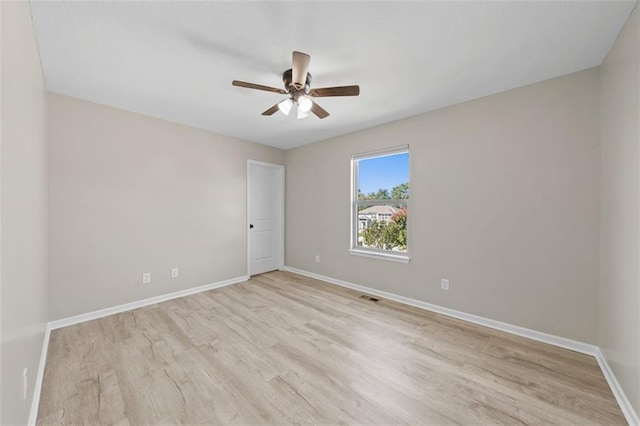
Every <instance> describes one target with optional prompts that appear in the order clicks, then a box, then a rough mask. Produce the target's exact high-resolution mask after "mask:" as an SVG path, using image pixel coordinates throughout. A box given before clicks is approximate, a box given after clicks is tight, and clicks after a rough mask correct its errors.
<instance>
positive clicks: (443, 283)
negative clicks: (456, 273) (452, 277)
mask: <svg viewBox="0 0 640 426" xmlns="http://www.w3.org/2000/svg"><path fill="white" fill-rule="evenodd" d="M440 288H441V289H443V290H449V280H448V279H446V278H443V279H441V280H440Z"/></svg>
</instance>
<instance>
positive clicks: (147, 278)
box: [142, 272, 151, 284]
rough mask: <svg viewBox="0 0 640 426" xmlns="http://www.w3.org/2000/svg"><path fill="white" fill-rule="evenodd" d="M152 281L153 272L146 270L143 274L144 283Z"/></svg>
mask: <svg viewBox="0 0 640 426" xmlns="http://www.w3.org/2000/svg"><path fill="white" fill-rule="evenodd" d="M150 282H151V272H145V273H144V274H142V284H149V283H150Z"/></svg>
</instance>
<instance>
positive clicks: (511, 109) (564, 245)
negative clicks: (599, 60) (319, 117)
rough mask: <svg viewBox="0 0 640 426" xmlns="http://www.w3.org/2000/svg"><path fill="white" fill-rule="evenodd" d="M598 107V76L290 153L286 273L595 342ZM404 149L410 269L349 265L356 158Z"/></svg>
mask: <svg viewBox="0 0 640 426" xmlns="http://www.w3.org/2000/svg"><path fill="white" fill-rule="evenodd" d="M599 102H600V101H599V75H598V70H597V69H592V70H587V71H583V72H579V73H576V74H572V75H569V76H565V77H561V78H557V79H553V80H549V81H546V82H543V83H539V84H535V85H531V86H528V87H524V88H520V89H516V90H511V91H508V92H505V93H501V94H497V95H493V96H489V97H486V98H482V99H478V100H475V101H472V102H468V103H465V104H460V105H457V106H453V107H450V108H446V109H442V110H439V111H435V112H431V113H427V114H424V115H420V116H417V117H414V118H411V119H407V120H402V121H398V122H395V123H391V124H387V125H383V126H380V127H376V128H372V129H368V130H364V131H360V132H356V133H352V134H349V135H346V136H342V137H337V138H335V139H332V140H328V141H324V142H321V143H316V144H311V145H306V146H303V147H300V148H296V149H292V150H289V151H287V152H286V167H287V186H286V191H287V211H286V215H287V228H286V235H287V239H286V264H287V265H289V266H292V267H295V268H300V269H303V270H307V271H311V272H315V273H319V274H323V275H327V276H330V277H334V278H338V279H342V280H346V281H350V282H354V283H358V284H362V285H365V286H370V287H373V288H376V289H379V290H384V291H389V292H393V293H397V294H400V295H402V296H406V297H411V298H415V299H418V300H423V301H426V302H430V303H434V304H437V305H441V306H445V307H449V308H453V309H457V310H460V311H464V312H468V313H472V314H477V315H481V316H484V317H488V318H492V319H495V320H499V321H505V322H508V323H511V324H516V325H520V326H524V327H528V328H532V329H535V330H539V331H543V332H547V333H552V334H555V335H559V336H563V337H567V338H571V339H576V340H579V341H583V342H589V343H595V342H596V329H597V323H596V321H597V320H596V317H597V315H596V309H597V292H598V290H597V281H598V256H599V255H598V244H599V243H598V239H599V237H598V232H599V231H598V230H599V215H600V207H599V193H600V189H599V188H600V187H599V178H600V165H599V161H600V158H599V156H600V152H599V138H600V128H599V117H600V116H599ZM401 144H409V145H410V153H411V160H410V161H411V163H410V166H411V177H410V179H411V202H410V203H411V204H410V210H409V228H410V231H409V245H410V246H409V251H410V254H411V262H410V263H409V264H399V263H392V262H388V261H384V260H378V259H370V258H363V257H358V256H354V255H350V254H348V253H347V249H348V248H349V197H350V193H349V191H350V158H351V156H352V155H353V154H356V153H361V152H366V151H370V150H375V149H380V148H384V147H392V146H396V145H401ZM316 254H319V255H320V258H321V263H319V264H318V263H315V260H314V256H315V255H316ZM442 277H446V278H448V279H449V280H450V288H451V289H450V290H449V291H448V292H445V291H442V290H440V278H442Z"/></svg>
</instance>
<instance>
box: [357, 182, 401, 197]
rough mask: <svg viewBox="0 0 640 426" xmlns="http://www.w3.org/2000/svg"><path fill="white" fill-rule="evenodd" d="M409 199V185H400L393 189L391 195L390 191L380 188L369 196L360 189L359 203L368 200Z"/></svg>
mask: <svg viewBox="0 0 640 426" xmlns="http://www.w3.org/2000/svg"><path fill="white" fill-rule="evenodd" d="M407 199H409V183H408V182H405V183H401V184H400V185H397V186H394V187H393V188H391V193H389V190H388V189H384V188H380V189H378V190H377V191H376V192H370V193H368V194H366V195H365V194H364V193H363V192H362V191H361V190H360V189H358V200H359V201H367V200H407Z"/></svg>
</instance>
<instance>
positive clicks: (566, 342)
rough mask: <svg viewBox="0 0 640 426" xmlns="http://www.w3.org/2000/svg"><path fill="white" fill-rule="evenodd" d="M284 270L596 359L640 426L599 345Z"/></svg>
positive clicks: (629, 419)
mask: <svg viewBox="0 0 640 426" xmlns="http://www.w3.org/2000/svg"><path fill="white" fill-rule="evenodd" d="M284 270H285V271H288V272H293V273H294V274H298V275H304V276H306V277H310V278H315V279H317V280H320V281H325V282H328V283H331V284H335V285H338V286H341V287H346V288H350V289H352V290H357V291H361V292H363V293H368V294H371V295H374V296H379V297H382V298H385V299H389V300H393V301H396V302H400V303H403V304H405V305H410V306H415V307H417V308H421V309H425V310H427V311H431V312H436V313H438V314H443V315H447V316H450V317H453V318H458V319H461V320H464V321H468V322H471V323H474V324H478V325H482V326H485V327H489V328H493V329H495V330H500V331H504V332H506V333H510V334H515V335H517V336H521V337H526V338H528V339H531V340H536V341H538V342H542V343H548V344H550V345H554V346H558V347H561V348H564V349H569V350H572V351H576V352H580V353H583V354H586V355H591V356H593V357H595V359H596V360H597V361H598V364H599V365H600V369H601V370H602V374H603V375H604V377H605V379H607V383H608V384H609V387H610V388H611V392H613V395H614V396H615V398H616V401H617V402H618V404H619V405H620V409H621V410H622V413H623V414H624V416H625V419H626V420H627V422H628V423H629V424H630V425H632V426H633V425H635V426H640V420H639V419H638V415H637V413H636V412H635V410H634V409H633V406H632V405H631V403H630V402H629V400H628V399H627V396H626V395H625V393H624V391H623V390H622V387H621V386H620V384H619V383H618V380H617V379H616V377H615V375H614V374H613V371H611V368H610V367H609V364H608V363H607V360H606V358H605V357H604V355H603V354H602V351H601V350H600V348H599V347H598V346H595V345H590V344H588V343H583V342H578V341H576V340H571V339H567V338H564V337H560V336H554V335H552V334H547V333H543V332H540V331H536V330H531V329H529V328H524V327H519V326H517V325H512V324H508V323H505V322H501V321H495V320H492V319H489V318H485V317H481V316H478V315H473V314H468V313H466V312H461V311H456V310H454V309H449V308H445V307H443V306H438V305H434V304H431V303H427V302H423V301H421V300H416V299H411V298H408V297H404V296H400V295H398V294H394V293H389V292H386V291H382V290H376V289H374V288H371V287H366V286H363V285H360V284H354V283H351V282H348V281H343V280H339V279H336V278H332V277H327V276H325V275H320V274H316V273H313V272H308V271H305V270H302V269H297V268H293V267H290V266H285V267H284Z"/></svg>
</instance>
